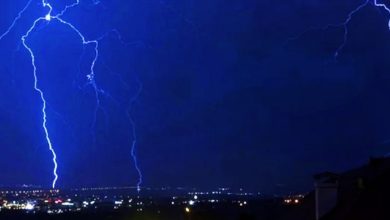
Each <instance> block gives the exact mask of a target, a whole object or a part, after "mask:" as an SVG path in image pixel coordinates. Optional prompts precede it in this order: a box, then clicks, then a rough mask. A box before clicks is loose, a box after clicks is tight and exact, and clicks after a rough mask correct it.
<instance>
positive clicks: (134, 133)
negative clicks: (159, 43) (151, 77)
mask: <svg viewBox="0 0 390 220" xmlns="http://www.w3.org/2000/svg"><path fill="white" fill-rule="evenodd" d="M137 83H138V91H137V93H136V94H135V96H134V97H133V98H132V99H131V100H130V106H129V109H128V110H127V118H128V119H129V122H130V124H131V127H132V129H131V135H132V138H133V140H132V143H131V157H132V159H133V162H134V167H135V169H136V170H137V173H138V182H137V191H138V192H140V191H141V184H142V171H141V168H140V166H139V163H138V159H137V153H136V150H137V148H136V147H137V130H136V124H135V120H134V118H133V116H132V108H133V105H134V104H135V102H136V101H137V98H138V97H139V95H140V94H141V92H142V88H143V86H142V84H141V82H139V81H138V80H137Z"/></svg>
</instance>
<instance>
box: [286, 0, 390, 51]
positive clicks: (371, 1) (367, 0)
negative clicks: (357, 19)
mask: <svg viewBox="0 0 390 220" xmlns="http://www.w3.org/2000/svg"><path fill="white" fill-rule="evenodd" d="M369 5H373V6H374V7H378V8H382V9H384V10H385V11H386V13H387V14H388V15H389V16H390V8H389V7H387V6H386V5H385V4H384V3H379V2H378V0H363V2H362V3H360V4H359V5H358V6H357V7H356V8H354V9H353V10H351V11H350V12H349V13H348V15H347V17H346V19H345V20H344V21H342V22H340V23H338V24H328V25H326V26H324V27H322V28H318V27H313V28H309V29H308V30H306V31H304V32H303V33H301V34H299V35H298V36H296V37H293V38H290V39H289V41H291V40H296V39H298V38H300V37H301V36H302V35H303V34H306V33H307V32H309V31H310V30H318V29H321V30H327V29H329V28H343V29H344V34H343V41H342V42H341V44H340V45H339V46H338V47H337V49H336V51H335V52H334V58H335V59H337V58H338V56H339V55H340V53H341V52H342V50H343V49H344V47H345V45H346V44H347V41H348V34H349V31H348V26H349V23H350V22H351V20H352V18H353V16H354V15H356V14H357V13H358V12H360V11H361V10H363V9H364V8H365V7H367V6H369ZM388 28H389V30H390V19H389V22H388Z"/></svg>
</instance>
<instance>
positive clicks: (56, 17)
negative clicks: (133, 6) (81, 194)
mask: <svg viewBox="0 0 390 220" xmlns="http://www.w3.org/2000/svg"><path fill="white" fill-rule="evenodd" d="M32 1H33V0H29V1H28V2H27V4H26V5H25V7H24V8H23V9H22V10H21V11H20V12H19V13H18V15H17V17H15V19H14V20H13V22H12V24H11V25H10V26H9V28H8V29H7V30H6V31H5V32H4V33H3V34H1V35H0V40H2V39H3V38H4V37H5V36H6V35H8V33H9V32H10V31H11V30H12V28H13V27H14V26H15V24H16V23H17V21H18V20H19V19H20V18H21V16H22V14H23V13H24V12H25V11H26V10H27V8H28V7H29V5H30V4H31V2H32ZM41 4H42V6H43V8H46V9H48V12H47V13H46V14H45V15H44V16H42V17H38V18H37V19H36V20H35V21H34V22H33V24H32V26H31V27H30V28H29V29H28V30H27V32H26V33H25V34H24V35H23V36H22V37H21V41H22V44H23V46H24V47H25V49H26V50H27V51H28V53H29V54H30V57H31V65H32V67H33V77H34V89H35V91H37V93H38V94H39V97H40V99H41V101H42V108H41V111H42V127H43V130H44V132H45V139H46V142H47V144H48V147H49V150H50V152H51V154H52V161H53V165H54V168H53V176H54V178H53V181H52V188H55V187H56V184H57V180H58V177H59V176H58V172H57V169H58V163H57V155H56V152H55V150H54V147H53V144H52V141H51V138H50V135H49V129H48V128H47V120H48V119H47V113H46V110H47V101H46V99H45V95H44V92H43V91H42V89H41V88H40V87H39V78H38V75H37V66H36V62H35V54H34V51H33V50H32V48H31V47H30V46H29V45H28V42H27V41H28V38H29V36H30V34H31V33H32V32H33V31H34V30H35V28H36V27H37V25H38V24H40V23H42V22H46V23H48V22H52V21H53V20H55V21H57V22H60V23H61V24H63V25H65V26H67V27H68V28H70V29H71V30H72V31H74V32H75V33H76V34H77V35H78V36H79V38H80V40H81V43H82V44H83V46H89V45H91V46H93V48H94V58H93V60H92V62H91V65H90V72H89V73H88V74H87V75H86V77H87V79H88V84H89V85H91V86H92V88H93V89H94V93H95V98H96V107H95V112H94V118H93V123H92V124H93V125H95V123H96V117H97V112H98V110H99V108H100V97H99V95H100V94H104V91H103V90H102V89H100V88H99V87H98V86H97V84H96V81H95V65H96V62H97V60H98V57H99V42H98V40H100V38H99V39H96V40H86V38H85V36H84V35H83V34H82V33H81V32H80V31H79V29H77V28H76V27H75V26H74V25H73V24H71V23H69V22H67V21H65V20H63V19H62V18H61V16H62V15H63V14H64V13H66V12H67V10H68V9H71V8H73V7H75V6H78V5H79V4H80V1H79V0H76V1H75V2H74V3H72V4H70V5H66V6H65V8H64V9H63V10H62V11H60V12H59V13H58V14H56V15H52V12H53V7H52V5H51V4H50V3H49V2H48V0H42V1H41ZM115 33H116V34H118V35H119V33H118V32H117V31H116V30H115ZM119 39H121V37H120V36H119ZM141 88H142V87H140V90H141ZM140 90H139V92H140ZM139 92H138V93H137V95H136V96H135V98H136V97H138V95H139ZM133 100H134V99H132V101H131V105H133V102H134V101H133ZM128 117H129V120H130V122H131V125H132V127H133V129H132V134H133V142H132V148H131V156H132V157H133V160H134V164H135V167H136V170H137V172H138V174H139V181H138V183H137V190H138V191H139V190H140V184H141V183H142V174H141V170H140V168H139V166H138V162H137V158H136V154H135V145H136V134H135V123H134V120H133V118H132V117H131V115H130V114H129V115H128Z"/></svg>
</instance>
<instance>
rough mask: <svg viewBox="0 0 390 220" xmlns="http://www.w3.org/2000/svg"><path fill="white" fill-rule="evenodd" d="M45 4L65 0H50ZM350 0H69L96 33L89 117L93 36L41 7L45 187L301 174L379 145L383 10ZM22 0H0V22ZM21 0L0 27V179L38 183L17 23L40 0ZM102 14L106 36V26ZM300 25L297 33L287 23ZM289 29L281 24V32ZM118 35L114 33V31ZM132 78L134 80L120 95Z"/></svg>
mask: <svg viewBox="0 0 390 220" xmlns="http://www.w3.org/2000/svg"><path fill="white" fill-rule="evenodd" d="M49 2H50V3H51V4H52V5H53V7H54V12H58V11H60V10H62V9H63V7H64V6H65V5H66V4H70V3H71V2H72V1H71V0H59V1H55V0H52V1H49ZM362 2H363V0H345V1H340V0H328V1H320V0H307V1H302V0H279V1H274V0H232V1H226V0H212V1H210V0H197V1H195V0H164V1H160V0H148V1H140V0H130V1H128V0H100V1H96V0H95V1H92V0H81V4H80V5H79V6H78V7H76V8H73V9H70V10H69V11H68V13H66V14H65V15H64V16H63V19H65V20H67V21H69V22H71V23H72V24H73V25H74V26H76V27H77V28H79V29H80V31H81V32H83V34H84V35H85V36H86V38H87V39H96V38H99V37H100V36H103V35H105V34H106V33H107V34H106V37H105V38H103V39H102V40H101V41H100V51H99V60H98V62H97V64H96V69H95V72H96V82H97V84H98V86H99V87H100V88H101V89H102V90H104V91H105V93H104V95H103V94H101V96H100V99H101V108H100V109H99V110H98V114H97V120H96V123H95V124H94V123H93V121H94V120H93V115H94V111H95V107H96V99H95V93H94V90H93V88H92V87H91V85H88V84H87V78H86V75H87V74H88V73H89V72H88V71H89V65H90V63H91V61H92V59H93V52H94V51H93V47H90V46H89V47H85V49H84V50H83V45H82V44H81V42H80V38H78V36H77V35H76V34H75V32H72V30H70V29H69V28H68V27H66V26H64V25H61V24H60V23H59V22H56V21H50V22H42V23H40V24H39V25H38V26H37V28H36V30H35V31H34V32H33V33H32V34H31V36H30V37H29V38H28V40H27V42H28V44H29V45H30V46H31V48H32V49H33V50H34V52H35V55H36V64H37V68H38V69H37V71H38V72H37V74H38V77H39V86H40V87H41V89H42V90H43V91H44V93H45V96H46V99H47V102H48V109H47V114H48V128H49V132H50V136H51V139H52V141H53V146H54V148H55V150H56V152H57V155H58V163H59V170H58V173H59V175H60V178H59V180H58V187H61V188H64V187H65V188H66V187H81V186H134V185H135V184H136V183H137V178H138V177H137V172H136V170H135V168H134V164H133V161H132V159H131V155H130V152H131V142H132V140H133V139H132V133H131V131H132V127H131V123H130V122H129V120H128V118H127V114H126V113H127V112H128V110H129V109H130V113H131V115H132V116H133V118H134V120H135V122H136V132H137V138H138V142H137V151H136V153H137V155H138V160H139V161H138V162H139V165H140V167H141V169H142V171H143V176H144V179H143V180H144V186H152V187H158V186H189V187H199V188H204V189H210V188H213V187H219V186H225V187H245V188H248V189H252V190H259V191H261V192H265V193H274V192H288V191H299V190H308V189H310V187H312V175H313V174H315V173H318V172H321V171H325V170H330V171H338V172H339V171H343V170H346V169H349V168H353V167H355V166H358V165H360V164H362V163H364V162H366V161H367V160H368V158H369V157H370V156H380V155H386V154H388V153H389V152H390V72H389V70H390V62H389V57H390V31H389V28H388V19H389V15H388V14H386V13H385V11H383V10H381V9H379V8H376V7H373V6H372V5H368V6H367V7H365V8H364V9H362V10H361V11H360V12H359V13H357V14H355V16H353V18H352V20H351V22H350V23H349V25H348V28H349V35H348V41H347V42H346V45H345V47H344V49H343V50H342V51H341V53H340V55H339V56H338V57H337V59H335V58H334V52H335V51H336V50H337V48H338V47H339V45H340V44H342V42H343V34H344V30H343V28H340V27H338V28H328V29H312V30H309V31H306V32H305V30H308V28H310V27H324V26H326V25H327V24H337V23H340V22H343V21H344V20H345V19H346V18H347V16H348V13H349V12H350V11H351V10H353V9H354V8H356V7H357V6H358V5H359V4H361V3H362ZM26 3H27V0H5V1H4V0H3V1H2V2H1V7H0V33H3V32H4V31H5V30H6V29H7V28H8V27H9V25H10V24H11V23H12V21H13V19H14V18H15V17H16V15H17V14H18V12H19V11H20V10H21V9H22V8H23V7H24V6H25V4H26ZM40 3H41V1H40V0H33V2H32V4H31V5H30V7H29V8H28V9H27V10H26V12H25V13H24V14H23V16H22V17H21V19H20V20H19V21H18V23H17V24H16V26H15V28H14V29H13V30H12V31H11V32H10V33H9V35H7V36H6V37H5V38H3V40H2V41H0V58H1V59H0V167H1V169H0V170H1V171H0V185H1V186H14V185H18V184H34V185H41V186H44V187H50V186H51V181H52V178H53V176H52V169H53V164H52V161H51V154H50V151H49V150H48V146H47V143H46V140H45V138H44V131H43V128H42V126H41V124H42V113H41V106H42V102H41V100H40V98H39V95H38V93H37V92H36V91H35V90H34V89H33V75H32V74H33V72H32V66H31V60H30V57H29V54H28V52H27V51H26V49H25V48H24V47H23V46H22V45H21V40H20V39H21V36H22V35H24V34H25V33H26V31H27V30H28V28H29V27H31V25H32V22H33V21H34V20H35V19H36V18H38V17H39V16H44V15H45V13H47V9H45V8H43V7H42V5H41V4H40ZM112 29H116V30H117V31H118V32H119V33H120V34H121V38H119V39H118V36H117V35H116V34H115V33H116V32H112V31H111V32H110V30H112ZM295 36H299V37H298V38H294V37H295ZM292 38H294V39H293V40H289V39H292ZM124 42H127V43H126V44H124ZM140 86H142V92H141V94H140V96H139V97H138V98H137V99H136V101H135V102H134V103H132V100H133V98H134V97H135V96H136V95H137V91H138V90H139V88H140Z"/></svg>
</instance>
